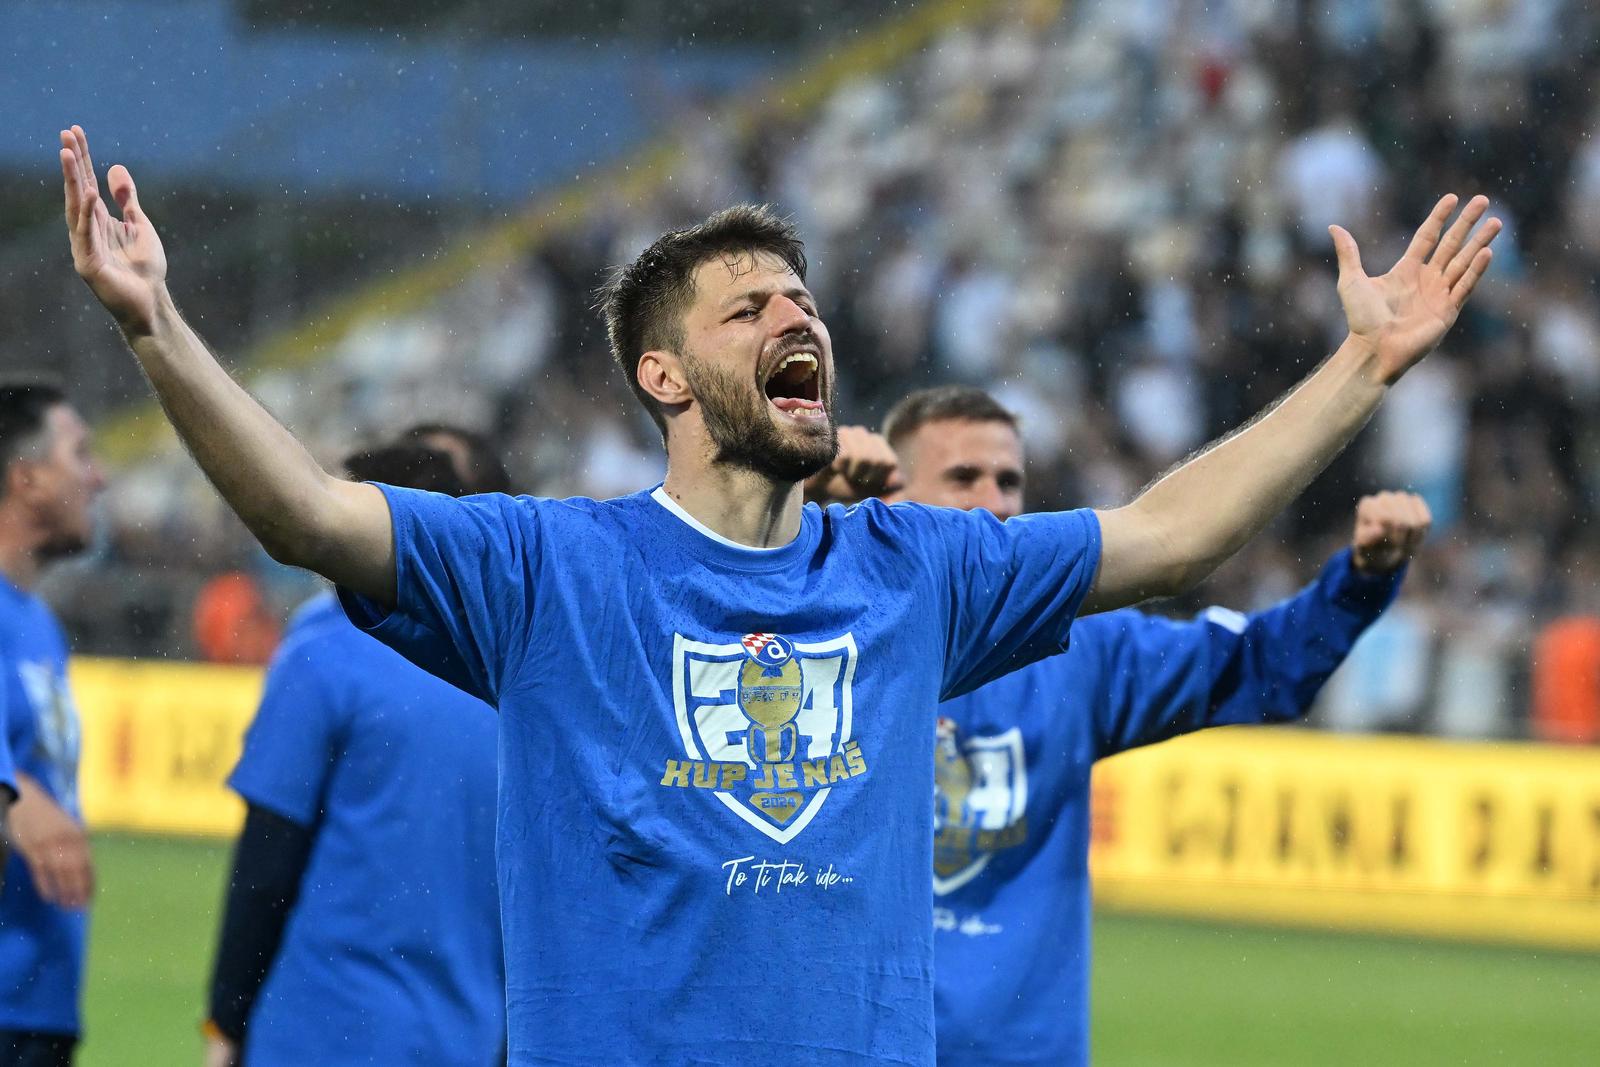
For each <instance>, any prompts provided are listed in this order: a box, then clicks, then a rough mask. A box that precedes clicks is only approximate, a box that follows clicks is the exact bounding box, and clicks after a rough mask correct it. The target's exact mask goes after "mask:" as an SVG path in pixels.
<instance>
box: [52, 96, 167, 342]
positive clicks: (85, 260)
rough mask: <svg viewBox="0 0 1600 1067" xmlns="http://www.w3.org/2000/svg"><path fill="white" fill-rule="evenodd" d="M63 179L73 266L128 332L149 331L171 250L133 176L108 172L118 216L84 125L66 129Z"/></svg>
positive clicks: (121, 170)
mask: <svg viewBox="0 0 1600 1067" xmlns="http://www.w3.org/2000/svg"><path fill="white" fill-rule="evenodd" d="M61 180H62V185H63V188H64V192H65V196H66V212H67V233H68V234H69V235H70V237H71V239H72V265H73V266H74V267H76V268H77V270H78V275H79V276H80V277H81V278H83V280H84V281H86V282H88V283H89V288H90V289H92V290H93V291H94V295H95V296H96V297H97V298H98V299H99V300H100V303H102V304H104V305H105V306H106V310H107V311H109V312H111V314H112V315H114V316H115V317H116V320H117V324H118V325H119V326H121V327H122V330H123V332H124V333H126V334H129V335H130V336H136V335H138V334H142V333H148V332H149V330H150V324H151V322H152V321H153V320H154V319H155V316H156V310H157V308H158V307H159V305H160V301H161V297H162V295H163V293H164V292H165V287H166V277H167V254H166V252H165V251H164V250H163V249H162V247H161V238H159V237H157V236H156V231H155V227H154V226H152V225H150V220H149V219H148V218H146V217H145V214H144V212H143V211H141V210H139V195H138V193H137V192H136V191H135V190H134V187H133V176H132V175H131V174H129V173H128V168H127V167H124V166H122V165H120V164H118V165H117V166H115V167H112V168H111V170H110V172H109V173H108V174H107V175H106V185H107V186H108V187H109V188H110V190H111V196H112V197H113V198H114V199H115V200H116V202H117V208H118V210H120V211H121V212H122V218H121V219H114V218H112V217H111V212H110V210H109V209H108V208H107V207H106V203H105V201H104V200H103V199H101V196H100V182H99V180H98V179H96V178H95V174H94V161H93V160H92V159H90V158H89V139H88V138H87V137H86V136H84V132H83V127H81V126H74V127H72V129H70V130H62V131H61Z"/></svg>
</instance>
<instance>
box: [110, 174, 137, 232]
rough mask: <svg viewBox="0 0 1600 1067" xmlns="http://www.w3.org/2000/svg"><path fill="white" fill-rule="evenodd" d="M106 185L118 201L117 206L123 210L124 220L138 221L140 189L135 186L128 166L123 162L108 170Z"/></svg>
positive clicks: (113, 197)
mask: <svg viewBox="0 0 1600 1067" xmlns="http://www.w3.org/2000/svg"><path fill="white" fill-rule="evenodd" d="M106 186H107V187H108V188H109V189H110V190H111V197H112V199H114V200H115V201H116V202H117V207H118V208H120V209H121V210H122V219H123V221H124V222H137V221H138V220H139V191H138V190H137V189H136V188H134V185H133V175H132V174H129V173H128V168H127V167H124V166H123V165H122V164H121V163H118V164H116V165H115V166H113V167H112V168H111V169H110V170H109V171H107V172H106Z"/></svg>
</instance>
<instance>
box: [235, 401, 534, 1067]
mask: <svg viewBox="0 0 1600 1067" xmlns="http://www.w3.org/2000/svg"><path fill="white" fill-rule="evenodd" d="M425 430H426V433H425V434H423V433H418V434H411V433H408V434H407V435H404V437H403V438H402V440H405V441H407V443H403V444H398V445H392V446H388V447H384V448H378V449H374V450H370V451H366V452H359V453H357V454H355V455H354V456H351V457H350V458H349V459H348V460H346V461H345V467H346V469H347V470H348V471H349V472H350V475H351V476H352V477H355V478H361V479H372V480H379V481H383V482H386V483H389V484H393V485H404V486H409V487H411V488H414V489H424V490H428V491H430V492H438V493H446V494H448V495H450V496H462V495H464V494H465V493H467V492H468V491H469V486H468V483H467V481H466V476H467V475H468V474H469V473H471V474H472V475H474V476H476V477H478V479H479V484H477V485H473V486H471V488H472V489H478V488H481V487H482V482H483V481H485V480H488V481H491V482H492V483H499V484H503V483H504V481H505V475H504V468H503V467H502V466H501V465H500V462H499V459H498V457H496V456H494V455H493V452H492V450H491V449H489V447H488V445H487V443H486V442H485V441H483V440H482V439H481V438H479V437H477V435H474V434H468V433H464V432H462V431H459V430H456V429H454V428H453V427H448V426H442V425H436V426H429V427H426V428H425ZM418 440H420V441H424V442H427V445H424V444H418V443H410V442H412V441H418ZM433 444H439V445H442V446H444V447H448V448H451V449H452V451H453V452H454V453H456V455H455V456H447V455H446V454H445V453H444V452H443V451H435V450H433V449H432V448H430V447H428V445H433ZM496 730H497V723H496V721H495V717H494V710H493V709H492V708H490V707H488V706H487V705H485V704H484V703H483V702H482V701H480V700H476V699H474V698H472V697H470V696H468V695H467V694H465V693H463V692H462V691H461V690H459V689H457V688H456V687H455V686H452V685H450V684H448V683H446V682H443V681H440V680H439V679H437V678H435V677H433V676H432V675H430V674H428V673H426V672H425V671H422V670H421V669H419V668H417V667H413V666H412V665H411V664H410V663H407V662H406V661H405V660H404V659H402V658H401V657H400V656H399V655H398V654H397V653H395V652H394V651H393V650H391V649H389V648H388V647H387V646H385V645H383V644H382V643H380V642H378V641H375V640H373V639H372V638H371V637H368V636H367V635H365V634H363V633H361V632H359V631H358V630H356V629H355V627H353V626H351V625H350V623H349V620H347V619H346V618H345V614H344V612H343V611H342V610H341V609H340V608H339V605H338V603H337V602H336V601H335V599H334V597H333V595H332V594H331V593H325V594H323V595H321V596H318V597H316V598H314V599H313V600H311V601H310V602H309V603H308V604H306V605H305V606H304V607H303V608H301V610H300V611H299V612H298V613H297V615H296V616H295V619H294V621H293V623H292V624H291V626H290V629H289V631H288V633H287V634H286V635H285V636H284V641H283V644H282V645H281V646H280V648H279V650H278V652H277V654H276V655H275V656H274V658H273V662H272V664H271V666H270V667H269V668H268V670H267V681H266V691H265V693H264V695H263V697H262V701H261V707H260V710H259V711H258V712H257V713H256V718H255V721H254V722H253V723H252V724H251V727H250V731H249V733H248V735H247V736H246V738H245V747H244V753H243V755H242V756H241V758H240V760H239V765H238V767H237V768H236V769H235V770H234V772H233V775H232V777H231V778H230V779H229V784H230V785H231V786H232V787H233V788H234V790H235V791H236V792H238V793H239V795H240V796H242V797H243V798H244V800H245V802H246V804H247V806H248V807H247V813H246V816H245V825H244V829H243V830H242V832H241V833H240V836H239V841H238V844H237V846H236V848H235V853H234V871H233V877H232V879H231V881H230V884H229V891H228V900H227V906H226V909H225V914H224V917H223V922H222V932H221V938H220V941H219V944H218V946H217V960H216V966H215V969H214V972H213V977H212V987H211V1014H210V1020H209V1023H208V1025H207V1031H208V1035H209V1043H210V1048H209V1050H208V1057H207V1061H206V1062H207V1064H208V1065H209V1067H227V1065H230V1064H234V1063H239V1062H243V1063H248V1064H250V1065H252V1067H272V1065H273V1064H282V1065H286V1067H299V1065H303V1064H308V1063H316V1064H319V1065H321V1064H327V1065H329V1067H337V1065H340V1064H351V1065H354V1064H373V1063H381V1064H396V1065H398V1064H417V1065H419V1067H421V1065H433V1064H463V1065H472V1064H477V1065H479V1067H489V1065H490V1064H495V1063H498V1062H500V1055H501V1050H502V1048H503V1046H504V1040H505V971H504V965H503V962H502V954H501V949H500V916H499V900H498V897H497V894H496V891H495V874H494V816H495V735H496ZM241 1051H242V1055H241V1054H240V1053H241Z"/></svg>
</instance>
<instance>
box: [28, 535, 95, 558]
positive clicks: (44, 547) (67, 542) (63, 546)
mask: <svg viewBox="0 0 1600 1067" xmlns="http://www.w3.org/2000/svg"><path fill="white" fill-rule="evenodd" d="M89 543H90V539H89V535H88V534H84V533H79V532H77V531H75V530H58V531H57V532H55V533H53V534H51V535H50V537H49V539H48V540H46V541H45V542H44V543H43V544H41V545H40V546H39V548H38V553H39V558H40V559H43V560H58V559H66V558H67V557H69V556H76V555H78V554H79V553H80V552H83V551H84V550H86V549H87V548H88V547H89Z"/></svg>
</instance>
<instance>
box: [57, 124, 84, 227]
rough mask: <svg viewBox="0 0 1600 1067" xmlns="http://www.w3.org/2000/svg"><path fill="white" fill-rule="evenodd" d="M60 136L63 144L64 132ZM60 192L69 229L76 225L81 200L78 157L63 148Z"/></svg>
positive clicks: (68, 149) (70, 150)
mask: <svg viewBox="0 0 1600 1067" xmlns="http://www.w3.org/2000/svg"><path fill="white" fill-rule="evenodd" d="M61 136H62V139H63V142H64V141H65V139H66V136H67V134H66V131H64V130H63V131H62V134H61ZM61 191H62V193H63V195H64V197H65V200H66V212H67V226H68V228H71V227H73V226H75V225H76V224H77V221H78V210H79V208H80V206H81V204H82V200H83V198H82V196H81V195H80V194H79V192H78V157H77V155H76V154H75V153H74V152H73V151H72V149H70V148H65V147H63V148H62V149H61Z"/></svg>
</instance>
